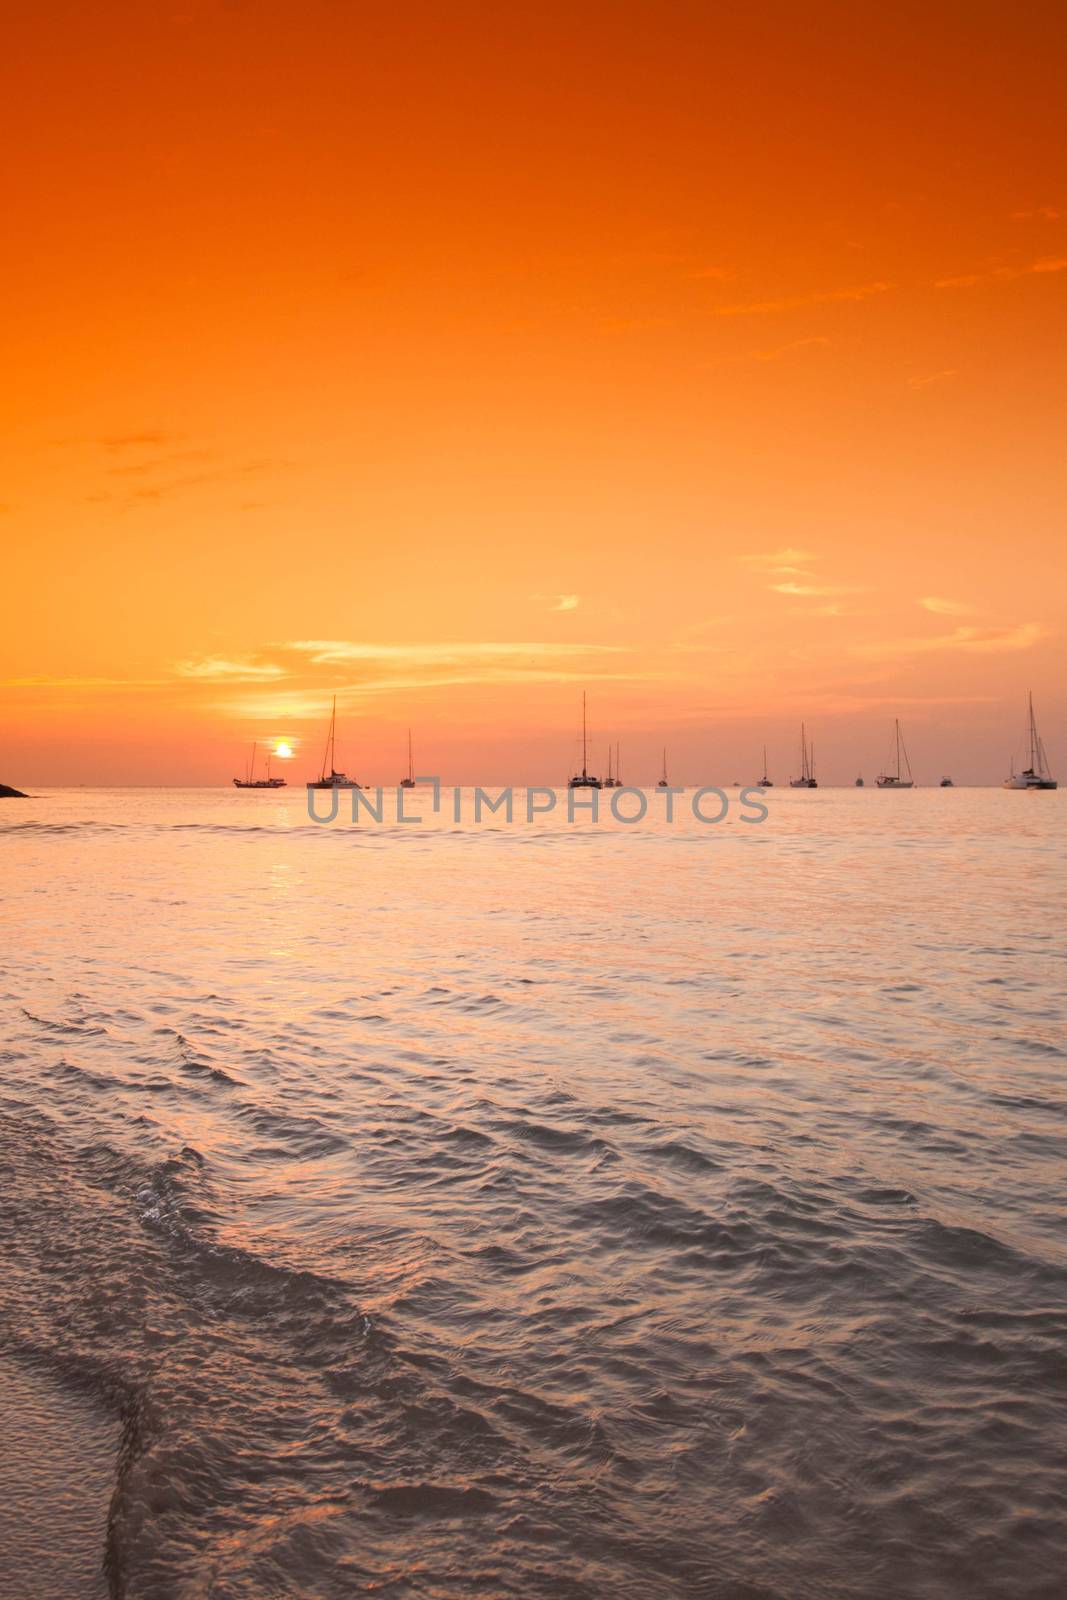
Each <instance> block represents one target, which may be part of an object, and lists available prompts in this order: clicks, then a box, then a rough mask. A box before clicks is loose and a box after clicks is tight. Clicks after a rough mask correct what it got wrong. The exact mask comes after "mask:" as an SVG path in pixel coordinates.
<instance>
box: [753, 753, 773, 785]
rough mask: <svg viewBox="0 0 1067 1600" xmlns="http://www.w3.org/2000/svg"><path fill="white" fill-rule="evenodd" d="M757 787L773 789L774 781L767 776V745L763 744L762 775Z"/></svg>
mask: <svg viewBox="0 0 1067 1600" xmlns="http://www.w3.org/2000/svg"><path fill="white" fill-rule="evenodd" d="M756 787H757V788H759V789H773V788H774V783H773V781H772V780H771V779H770V778H768V776H767V746H766V745H764V746H763V777H762V778H761V779H760V781H759V783H758V784H757V786H756Z"/></svg>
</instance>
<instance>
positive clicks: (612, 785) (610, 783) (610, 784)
mask: <svg viewBox="0 0 1067 1600" xmlns="http://www.w3.org/2000/svg"><path fill="white" fill-rule="evenodd" d="M604 788H605V789H621V788H622V779H621V778H620V777H619V747H618V745H616V746H615V772H614V775H613V774H612V771H611V746H610V744H609V745H608V775H607V777H606V778H605V779H604Z"/></svg>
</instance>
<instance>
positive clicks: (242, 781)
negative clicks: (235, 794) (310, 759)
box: [233, 745, 285, 789]
mask: <svg viewBox="0 0 1067 1600" xmlns="http://www.w3.org/2000/svg"><path fill="white" fill-rule="evenodd" d="M233 786H234V788H235V789H284V788H285V779H284V778H272V777H271V775H270V751H269V750H268V751H267V776H266V777H265V778H257V777H256V746H255V745H253V746H252V759H251V761H250V762H249V763H248V771H247V772H246V773H245V775H244V777H243V778H234V780H233Z"/></svg>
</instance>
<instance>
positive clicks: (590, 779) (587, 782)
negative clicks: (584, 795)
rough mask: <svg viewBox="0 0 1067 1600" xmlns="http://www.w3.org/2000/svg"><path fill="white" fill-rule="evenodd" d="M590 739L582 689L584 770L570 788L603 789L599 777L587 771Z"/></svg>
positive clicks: (577, 774)
mask: <svg viewBox="0 0 1067 1600" xmlns="http://www.w3.org/2000/svg"><path fill="white" fill-rule="evenodd" d="M587 744H588V740H587V738H586V731H585V691H584V689H583V691H582V770H581V772H576V773H575V774H574V777H573V778H571V780H570V782H569V783H568V785H567V787H568V788H569V789H602V788H603V787H604V785H603V784H602V783H601V781H600V779H599V778H595V777H594V776H593V774H592V773H591V772H587V771H586V766H587V762H588V756H587V753H586V750H587Z"/></svg>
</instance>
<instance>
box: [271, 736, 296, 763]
mask: <svg viewBox="0 0 1067 1600" xmlns="http://www.w3.org/2000/svg"><path fill="white" fill-rule="evenodd" d="M292 753H293V747H292V745H290V744H286V742H285V740H284V739H279V741H278V743H277V744H276V745H275V746H274V754H275V755H276V756H281V758H282V760H283V761H288V760H289V757H290V756H291V755H292Z"/></svg>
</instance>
